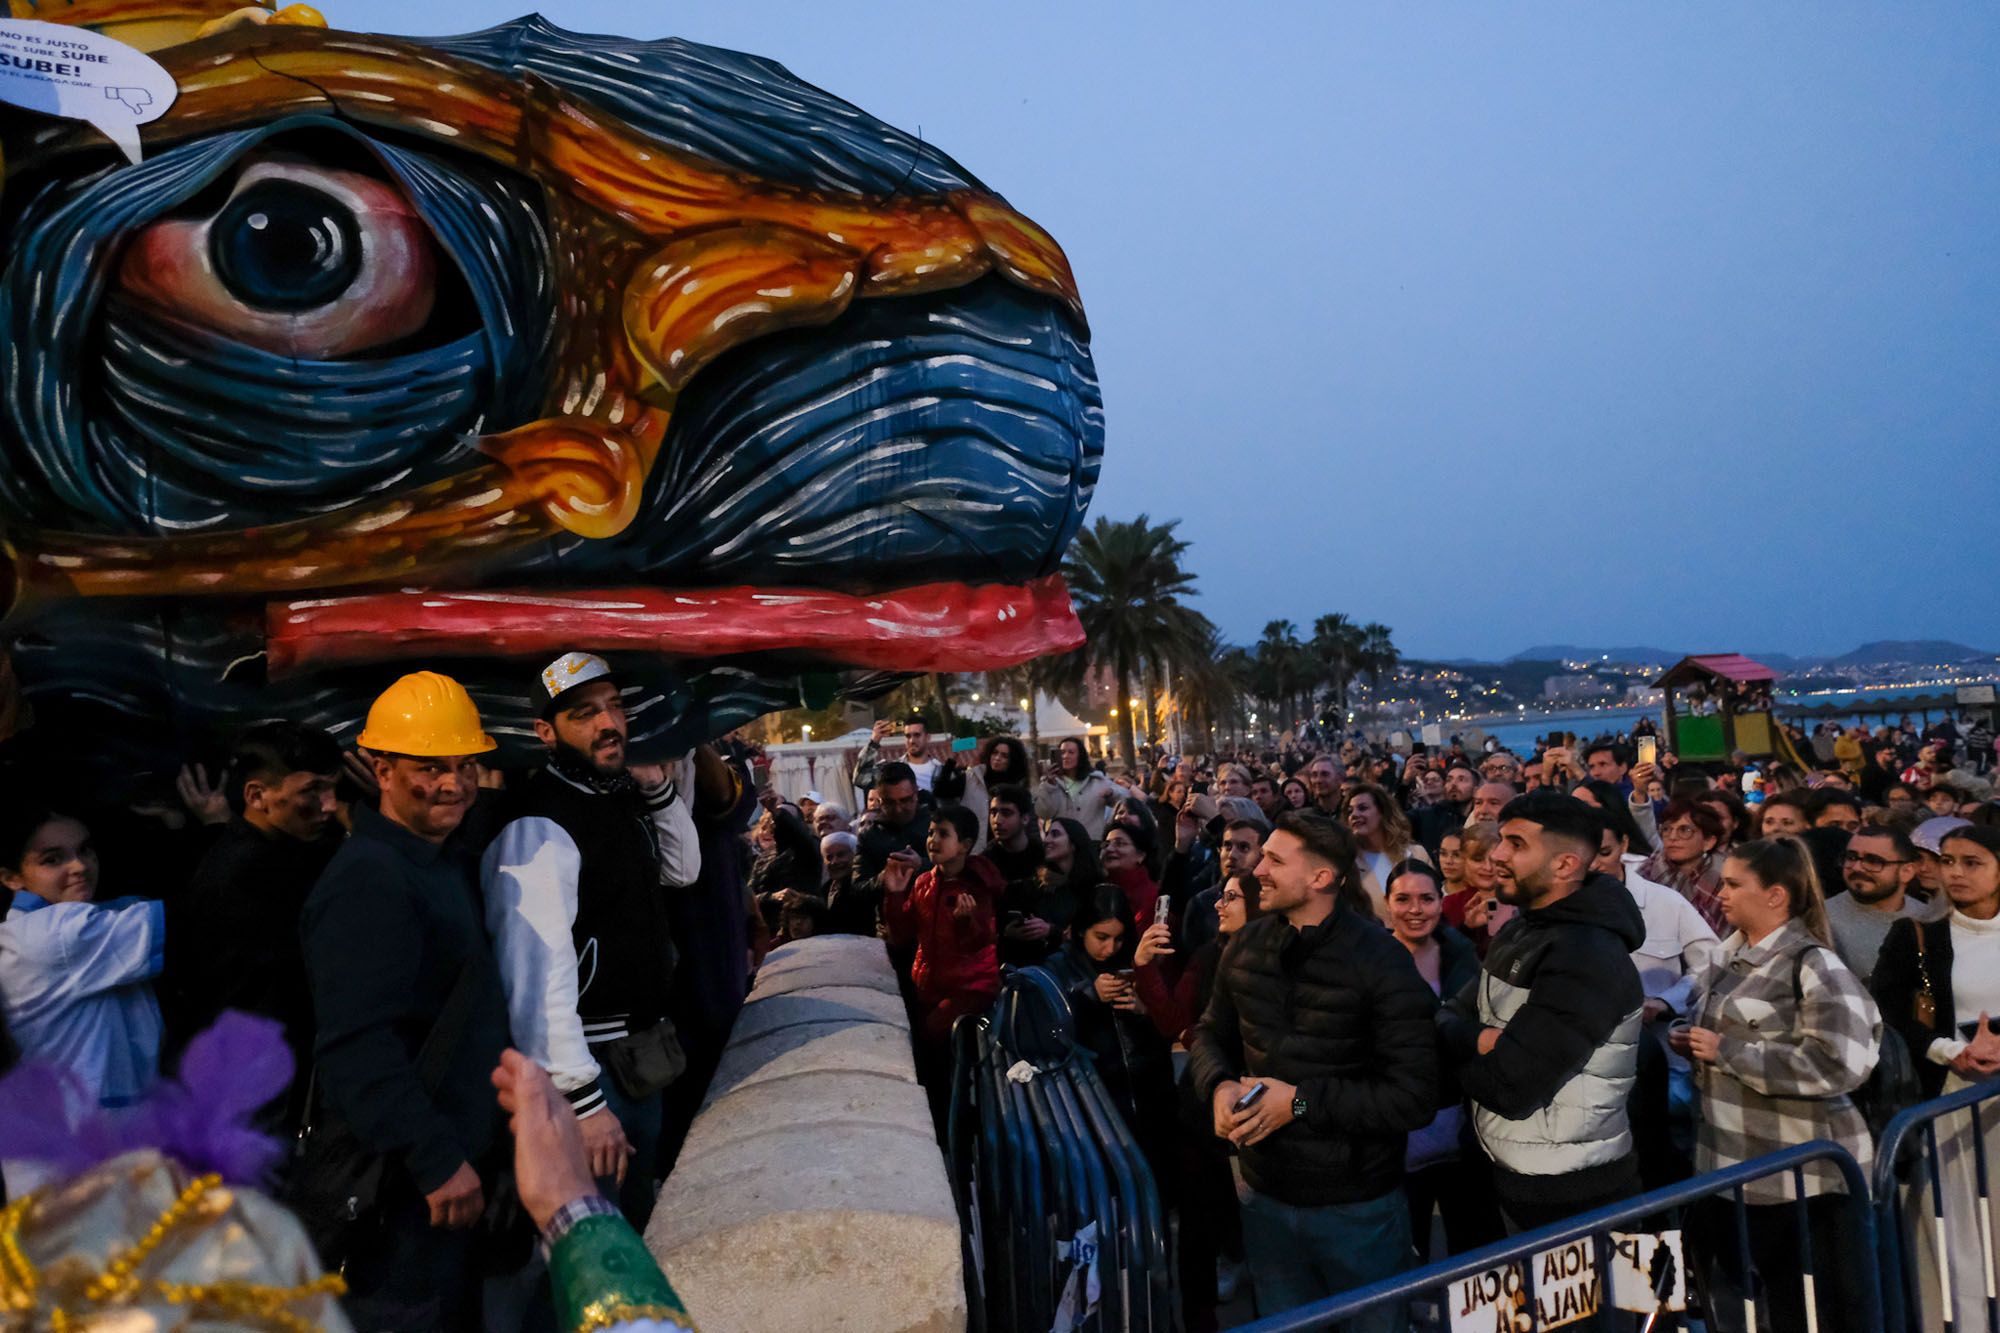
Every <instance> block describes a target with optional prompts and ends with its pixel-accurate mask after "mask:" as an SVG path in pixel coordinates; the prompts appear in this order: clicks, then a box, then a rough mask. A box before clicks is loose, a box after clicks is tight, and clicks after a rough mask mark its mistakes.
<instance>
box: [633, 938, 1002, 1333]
mask: <svg viewBox="0 0 2000 1333" xmlns="http://www.w3.org/2000/svg"><path fill="white" fill-rule="evenodd" d="M646 1244H647V1246H648V1247H649V1248H650V1249H651V1250H652V1252H653V1255H654V1257H655V1258H657V1259H658V1260H659V1261H660V1266H661V1267H662V1268H664V1269H665V1270H666V1272H667V1276H668V1277H669V1278H670V1279H672V1281H673V1284H674V1287H675V1289H676V1290H677V1291H678V1292H679V1293H680V1296H681V1299H682V1300H683V1301H685V1302H686V1303H687V1308H688V1312H689V1313H690V1314H692V1315H693V1316H694V1318H695V1320H696V1322H697V1323H699V1324H700V1326H701V1328H702V1333H790V1330H795V1329H796V1330H800V1333H807V1331H808V1330H809V1331H810V1333H844V1331H846V1330H852V1333H962V1330H963V1329H964V1328H965V1321H966V1309H965V1283H964V1277H963V1270H962V1261H961V1257H960V1247H959V1226H958V1210H957V1207H956V1206H955V1204H954V1203H953V1201H952V1196H951V1186H950V1182H949V1180H948V1179H947V1177H946V1174H945V1164H944V1157H943V1154H942V1153H941V1152H940V1151H939V1149H938V1145H937V1139H936V1136H935V1134H934V1133H933V1131H932V1128H931V1116H930V1108H929V1104H928V1102H927V1101H926V1099H925V1096H924V1092H923V1089H922V1088H921V1087H919V1086H918V1084H917V1080H916V1070H915V1065H914V1063H913V1061H912V1058H911V1054H910V1031H909V1020H908V1018H907V1017H906V1015H905V1014H904V1011H903V1001H902V997H901V996H900V995H899V994H898V992H897V989H896V977H895V974H894V972H893V971H891V969H890V967H889V958H888V953H887V951H886V950H885V949H884V948H883V946H882V942H881V941H880V940H874V939H865V938H862V937H860V936H856V935H828V936H821V937H818V938H816V939H809V940H801V941H799V942H798V943H796V944H789V945H786V946H785V947H784V948H782V949H778V950H776V951H774V952H773V953H772V954H771V955H770V956H769V957H768V958H766V959H765V961H764V966H763V968H762V969H761V970H760V971H759V972H758V974H757V984H756V987H755V989H753V990H752V991H751V993H750V998H749V1001H748V1002H747V1003H746V1004H745V1005H744V1006H743V1012H742V1014H741V1015H740V1016H739V1017H738V1018H737V1020H736V1027H735V1029H734V1030H733V1031H732V1032H731V1033H730V1036H729V1046H728V1049H727V1050H726V1051H725V1053H724V1054H723V1057H722V1065H721V1067H720V1068H719V1069H718V1070H717V1071H716V1075H715V1081H714V1083H713V1084H712V1085H711V1086H710V1088H709V1091H708V1099H707V1101H706V1102H704V1103H703V1105H702V1109H701V1113H700V1115H698V1116H697V1117H696V1118H695V1122H694V1128H693V1129H692V1130H691V1131H690V1132H689V1134H688V1140H687V1147H686V1148H685V1149H684V1150H683V1151H682V1153H681V1157H680V1162H679V1164H678V1165H677V1166H676V1167H675V1168H674V1173H673V1175H672V1176H670V1177H669V1178H668V1179H667V1183H666V1188H665V1189H664V1190H663V1191H662V1193H661V1195H660V1202H659V1205H658V1206H657V1207H656V1208H655V1209H654V1211H653V1217H652V1221H651V1222H650V1223H649V1224H648V1226H647V1228H646Z"/></svg>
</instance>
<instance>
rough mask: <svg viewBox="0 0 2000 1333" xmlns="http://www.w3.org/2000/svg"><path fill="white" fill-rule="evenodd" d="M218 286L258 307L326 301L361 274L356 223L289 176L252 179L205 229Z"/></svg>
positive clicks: (335, 203) (328, 198)
mask: <svg viewBox="0 0 2000 1333" xmlns="http://www.w3.org/2000/svg"><path fill="white" fill-rule="evenodd" d="M208 257H209V263H210V264H211V265H212V266H213V267H214V269H215V272H216V276H218V277H219V278H221V279H222V283H223V286H225V287H227V288H228V289H229V290H230V292H231V293H232V294H233V295H234V296H235V297H236V298H237V299H238V300H240V301H242V302H243V304H245V305H247V306H251V307H253V308H255V309H259V310H293V311H297V310H311V309H313V308H314V307H315V306H322V305H325V304H326V303H327V302H328V301H331V300H333V299H334V298H335V297H337V296H339V295H340V294H341V293H342V292H345V291H346V290H347V289H348V288H349V287H351V286H353V285H354V280H355V279H356V278H357V277H359V276H360V273H361V223H360V220H359V219H357V218H356V217H355V216H354V211H353V210H352V209H350V208H349V207H348V206H347V205H346V204H343V203H342V202H341V201H340V200H338V199H336V198H334V197H333V196H332V195H330V194H327V193H326V192H325V191H323V190H317V189H314V188H312V187H311V186H307V185H303V184H300V183H299V182H297V181H291V180H265V181H259V182H258V183H257V184H255V185H252V186H251V187H250V188H249V189H247V190H244V191H243V192H242V193H240V194H238V195H237V196H236V197H235V198H233V199H231V200H230V201H229V204H228V206H227V207H226V208H224V209H223V210H222V212H221V213H219V214H218V215H217V216H216V219H215V222H214V224H213V225H212V226H211V227H210V228H209V232H208Z"/></svg>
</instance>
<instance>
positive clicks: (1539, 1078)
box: [1438, 791, 1646, 1230]
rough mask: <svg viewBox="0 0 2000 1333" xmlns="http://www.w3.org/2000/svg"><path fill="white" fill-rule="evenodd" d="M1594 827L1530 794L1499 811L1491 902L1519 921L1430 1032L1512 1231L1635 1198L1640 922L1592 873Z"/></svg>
mask: <svg viewBox="0 0 2000 1333" xmlns="http://www.w3.org/2000/svg"><path fill="white" fill-rule="evenodd" d="M1602 827H1603V825H1602V823H1601V820H1600V816H1599V815H1598V813H1597V812H1596V811H1595V810H1593V809H1592V808H1591V807H1589V806H1587V805H1585V804H1584V803H1583V802H1582V801H1579V800H1577V799H1576V798H1575V797H1574V796H1564V795H1561V794H1559V793H1557V792H1552V791H1538V792H1534V793H1532V794H1530V795H1527V796H1522V797H1519V798H1518V799H1516V800H1514V801H1511V802H1509V803H1508V805H1507V807H1506V808H1505V809H1503V810H1502V811H1501V812H1500V846H1499V847H1497V848H1495V849H1494V852H1493V864H1494V867H1495V868H1496V869H1497V870H1498V871H1499V884H1498V886H1497V888H1496V892H1497V894H1498V895H1499V898H1500V901H1501V902H1504V903H1511V904H1513V905H1514V906H1516V907H1519V908H1520V909H1521V915H1519V916H1518V917H1516V918H1514V919H1513V920H1512V921H1509V922H1508V923H1507V925H1506V926H1505V927H1504V928H1502V930H1501V931H1500V933H1499V934H1498V935H1496V936H1495V937H1494V938H1493V943H1492V945H1491V947H1489V948H1488V949H1487V951H1486V961H1485V963H1484V965H1483V966H1482V968H1481V970H1480V974H1479V976H1478V977H1477V978H1476V979H1475V980H1474V981H1473V982H1472V983H1471V984H1469V985H1468V986H1467V987H1466V988H1465V990H1464V991H1463V992H1461V993H1460V994H1458V995H1456V996H1454V997H1453V998H1451V999H1450V1000H1448V1001H1446V1003H1445V1006H1444V1008H1443V1009H1442V1010H1440V1011H1439V1013H1438V1030H1439V1037H1440V1041H1441V1043H1442V1045H1443V1047H1444V1051H1445V1058H1446V1060H1447V1062H1448V1063H1449V1064H1450V1065H1451V1066H1452V1067H1453V1068H1454V1069H1455V1070H1456V1071H1457V1073H1458V1081H1459V1085H1460V1087H1462V1088H1463V1089H1464V1090H1465V1093H1466V1095H1467V1096H1469V1097H1470V1098H1471V1099H1472V1122H1473V1127H1474V1128H1475V1129H1477V1130H1478V1132H1479V1141H1480V1143H1482V1144H1483V1145H1485V1148H1486V1151H1487V1153H1488V1154H1490V1155H1491V1156H1492V1158H1493V1164H1494V1167H1495V1172H1494V1180H1495V1184H1496V1185H1497V1186H1498V1188H1499V1193H1500V1206H1501V1207H1502V1208H1503V1209H1504V1210H1505V1211H1506V1213H1507V1217H1508V1219H1509V1220H1510V1221H1512V1222H1513V1223H1514V1225H1515V1226H1516V1227H1518V1228H1520V1229H1522V1230H1526V1229H1528V1228H1531V1227H1539V1226H1546V1225H1547V1224H1549V1223H1551V1222H1556V1221H1560V1220H1561V1219H1563V1218H1565V1217H1570V1216H1572V1215H1574V1214H1576V1213H1580V1212H1584V1211H1586V1210H1588V1209H1591V1208H1597V1207H1601V1206H1602V1205H1604V1204H1607V1203H1615V1202H1617V1201H1619V1200H1621V1199H1627V1198H1630V1197H1631V1196H1632V1195H1634V1194H1637V1193H1638V1192H1639V1168H1638V1160H1637V1158H1636V1157H1635V1156H1634V1154H1633V1142H1632V1129H1631V1123H1630V1121H1629V1119H1628V1118H1627V1115H1626V1109H1625V1108H1626V1103H1627V1102H1628V1101H1629V1100H1630V1099H1631V1096H1632V1084H1633V1081H1634V1079H1635V1078H1636V1076H1637V1073H1638V1064H1639V1041H1640V1037H1641V1030H1642V1019H1643V1016H1644V1005H1645V1001H1646V995H1645V992H1644V990H1642V989H1641V988H1640V985H1639V972H1638V969H1637V968H1635V967H1634V966H1633V965H1632V957H1631V954H1632V950H1634V949H1636V948H1638V947H1639V946H1640V945H1641V944H1643V943H1645V940H1646V922H1645V919H1644V918H1643V917H1642V916H1640V915H1639V906H1638V904H1637V903H1635V902H1634V901H1633V900H1632V894H1631V893H1630V891H1628V890H1627V889H1626V887H1625V886H1624V885H1623V884H1620V883H1619V882H1618V881H1617V880H1615V879H1612V878H1611V877H1610V876H1609V875H1601V874H1595V873H1593V872H1592V871H1591V869H1590V862H1591V860H1592V858H1593V856H1594V855H1595V852H1596V849H1597V840H1598V837H1599V831H1600V830H1601V829H1602Z"/></svg>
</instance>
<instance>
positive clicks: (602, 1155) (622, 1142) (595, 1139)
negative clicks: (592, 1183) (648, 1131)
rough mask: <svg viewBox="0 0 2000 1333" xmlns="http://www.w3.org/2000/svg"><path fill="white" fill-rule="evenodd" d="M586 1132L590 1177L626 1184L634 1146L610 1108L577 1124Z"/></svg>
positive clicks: (585, 1158)
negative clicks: (628, 1164) (626, 1168)
mask: <svg viewBox="0 0 2000 1333" xmlns="http://www.w3.org/2000/svg"><path fill="white" fill-rule="evenodd" d="M576 1123H577V1124H578V1126H580V1127H581V1129H582V1131H583V1156H584V1160H585V1161H587V1162H589V1163H590V1174H591V1176H592V1177H593V1178H595V1179H597V1180H615V1181H617V1182H618V1183H619V1184H621V1185H622V1184H624V1183H625V1167H626V1165H627V1163H629V1162H630V1161H631V1160H632V1142H631V1140H630V1139H627V1138H626V1137H625V1127H624V1126H623V1125H621V1124H619V1123H618V1117H617V1116H615V1115H613V1114H611V1108H610V1107H608V1106H607V1107H603V1108H601V1109H599V1110H598V1111H596V1112H595V1113H593V1114H591V1115H587V1116H585V1117H583V1118H582V1119H581V1120H579V1121H577V1122H576Z"/></svg>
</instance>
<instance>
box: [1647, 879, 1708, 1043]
mask: <svg viewBox="0 0 2000 1333" xmlns="http://www.w3.org/2000/svg"><path fill="white" fill-rule="evenodd" d="M1674 900H1675V901H1676V902H1678V903H1680V904H1681V905H1682V906H1684V907H1686V908H1687V910H1686V911H1685V912H1683V913H1682V914H1681V979H1680V980H1679V981H1676V982H1675V983H1674V984H1673V985H1671V986H1669V987H1667V988H1666V989H1665V990H1664V991H1662V992H1660V998H1661V999H1662V1000H1665V1001H1666V1002H1667V1007H1668V1008H1670V1009H1672V1010H1673V1011H1674V1012H1675V1013H1676V1014H1680V1015H1681V1016H1683V1017H1685V1016H1686V1015H1687V1014H1688V1012H1689V1010H1690V1009H1691V1008H1692V1007H1693V1005H1694V997H1695V979H1696V978H1697V977H1699V976H1701V975H1702V974H1703V973H1705V972H1707V971H1708V968H1709V965H1710V964H1711V963H1714V962H1716V961H1717V960H1719V959H1720V958H1721V957H1722V942H1721V941H1720V940H1718V939H1716V938H1715V932H1714V931H1713V930H1710V929H1709V928H1708V922H1706V921H1704V920H1702V917H1701V913H1700V912H1697V911H1695V910H1694V904H1692V903H1690V902H1688V900H1687V899H1685V898H1683V897H1681V896H1680V895H1679V894H1678V893H1677V894H1675V895H1674ZM1689 918H1692V920H1690V919H1689Z"/></svg>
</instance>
